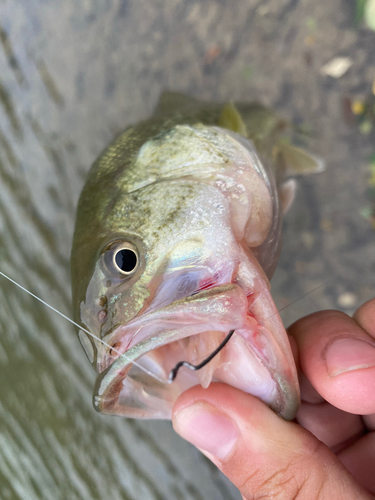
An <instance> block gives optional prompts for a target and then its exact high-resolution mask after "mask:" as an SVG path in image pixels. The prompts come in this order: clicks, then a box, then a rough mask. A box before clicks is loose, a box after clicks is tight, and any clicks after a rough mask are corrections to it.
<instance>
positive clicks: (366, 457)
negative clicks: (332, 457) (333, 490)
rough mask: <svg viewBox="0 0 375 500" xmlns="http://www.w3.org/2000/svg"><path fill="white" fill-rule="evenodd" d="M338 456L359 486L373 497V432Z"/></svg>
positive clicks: (374, 440)
mask: <svg viewBox="0 0 375 500" xmlns="http://www.w3.org/2000/svg"><path fill="white" fill-rule="evenodd" d="M338 456H339V458H340V460H341V461H342V463H343V464H344V465H345V467H346V468H347V469H348V470H349V471H350V472H351V473H352V474H353V476H354V477H355V478H356V480H357V481H358V482H359V484H361V485H362V486H363V487H364V488H365V489H366V490H368V491H369V492H370V493H372V494H373V495H375V481H374V471H375V432H370V433H369V434H366V436H363V437H362V438H361V439H359V440H358V441H356V442H355V443H354V444H352V445H351V446H350V447H348V448H346V449H345V450H344V451H342V452H341V453H340V454H339V455H338Z"/></svg>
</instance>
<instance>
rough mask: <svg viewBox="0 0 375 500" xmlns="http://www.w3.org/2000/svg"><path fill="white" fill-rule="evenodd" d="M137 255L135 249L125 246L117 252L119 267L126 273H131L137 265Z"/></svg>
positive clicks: (116, 260) (116, 259)
mask: <svg viewBox="0 0 375 500" xmlns="http://www.w3.org/2000/svg"><path fill="white" fill-rule="evenodd" d="M137 260H138V259H137V255H136V253H135V252H133V250H129V249H128V248H124V249H122V250H119V251H118V252H117V253H116V257H115V262H116V265H117V267H118V268H119V269H120V270H121V271H122V272H124V273H131V272H132V271H133V270H134V269H135V268H136V266H137Z"/></svg>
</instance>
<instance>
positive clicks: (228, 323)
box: [95, 283, 248, 396]
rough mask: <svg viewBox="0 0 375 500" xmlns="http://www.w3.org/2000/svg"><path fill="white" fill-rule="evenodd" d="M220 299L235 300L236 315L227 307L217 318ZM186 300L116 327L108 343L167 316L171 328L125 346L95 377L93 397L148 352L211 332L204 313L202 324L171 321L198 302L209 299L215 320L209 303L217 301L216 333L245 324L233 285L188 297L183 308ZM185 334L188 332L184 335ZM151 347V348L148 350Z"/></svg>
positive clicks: (240, 295) (243, 304) (242, 300)
mask: <svg viewBox="0 0 375 500" xmlns="http://www.w3.org/2000/svg"><path fill="white" fill-rule="evenodd" d="M226 294H227V296H226ZM221 295H222V296H223V300H228V299H230V298H233V300H235V299H237V302H238V303H237V304H236V307H237V314H236V315H234V314H233V310H232V308H230V307H227V308H226V310H224V311H222V314H221V316H220V315H219V313H220V306H221V302H220V298H221V297H220V296H221ZM189 298H190V297H188V298H184V299H180V300H177V301H174V302H172V303H171V304H169V305H168V306H165V307H162V308H160V309H156V310H155V311H151V312H150V313H148V314H146V315H144V316H142V317H137V318H135V319H134V320H131V321H130V322H128V323H126V324H125V325H120V326H118V327H117V328H116V329H115V330H114V331H113V332H112V333H111V334H109V335H110V336H111V341H108V343H111V342H113V341H115V340H116V336H117V337H118V336H119V334H120V333H122V332H121V330H124V333H125V331H126V330H128V329H129V328H131V327H137V326H139V325H141V326H140V327H141V328H142V327H143V326H147V325H150V324H152V323H153V322H154V323H155V324H156V325H157V323H158V320H163V319H164V321H165V318H166V317H168V315H169V316H170V318H169V322H170V324H171V327H172V328H170V329H169V330H168V329H166V328H163V329H161V330H160V332H157V333H156V334H155V331H154V333H153V332H152V331H151V333H149V334H147V335H146V336H145V337H144V338H143V339H142V338H140V339H139V340H138V341H137V342H134V343H132V342H130V343H129V344H128V348H127V349H126V350H125V351H124V352H123V353H122V354H119V355H118V356H117V357H116V358H115V359H114V360H113V361H112V362H111V364H109V365H108V366H107V367H105V369H104V370H103V371H101V372H100V373H99V374H98V376H97V383H96V391H95V392H96V396H100V394H99V392H101V393H103V392H104V390H105V388H104V387H105V386H108V385H110V384H112V383H114V382H115V381H116V380H117V379H119V378H124V376H126V373H125V370H126V367H127V366H128V365H131V363H132V362H134V361H135V360H136V359H138V358H140V357H141V356H143V355H144V354H146V353H147V352H148V351H151V350H153V349H155V348H158V347H162V346H164V345H167V344H169V343H171V342H174V341H176V340H180V339H182V338H185V337H190V336H191V335H195V334H198V333H203V332H205V331H208V330H212V328H208V327H207V323H208V321H207V317H206V313H205V311H203V312H201V314H202V319H201V321H199V317H198V318H197V317H196V318H192V320H191V321H189V322H186V319H185V320H184V321H183V322H181V321H180V323H179V322H178V321H177V320H176V319H174V316H176V315H178V314H179V313H180V314H181V312H185V314H186V311H185V309H186V308H188V307H189V305H190V304H196V303H197V302H198V301H202V300H204V299H211V307H212V308H213V311H212V312H211V315H212V316H214V315H215V308H214V307H213V306H212V302H213V301H215V299H216V301H217V304H216V305H217V309H218V311H216V313H217V315H218V318H219V319H218V323H217V325H215V329H217V330H218V331H223V332H229V331H230V330H236V329H239V328H241V327H242V326H243V325H244V323H245V322H246V317H247V309H248V300H247V296H246V294H245V292H244V291H243V290H242V288H241V287H240V286H238V285H236V284H233V283H230V284H225V285H218V286H215V287H213V288H210V289H207V290H203V291H201V292H199V294H195V295H194V296H191V300H190V301H188V303H187V304H186V299H189ZM168 313H169V314H168ZM198 316H199V315H198ZM145 318H147V319H145ZM167 321H168V320H167ZM178 325H179V326H178ZM173 326H174V327H173ZM216 326H217V328H216ZM184 330H189V331H188V332H185V333H184ZM192 330H193V332H192ZM194 330H195V331H194ZM161 333H164V334H166V335H164V340H163V341H158V337H159V338H160V336H161ZM168 333H169V335H168ZM105 338H106V336H105V337H104V339H105ZM150 345H152V346H151V347H150ZM129 346H130V348H129ZM116 372H117V373H118V375H116ZM99 386H101V387H99Z"/></svg>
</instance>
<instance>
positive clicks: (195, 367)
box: [0, 271, 329, 384]
mask: <svg viewBox="0 0 375 500" xmlns="http://www.w3.org/2000/svg"><path fill="white" fill-rule="evenodd" d="M0 275H1V276H3V277H4V278H6V279H7V280H8V281H10V282H11V283H13V284H14V285H16V286H17V287H18V288H20V289H21V290H23V291H24V292H26V293H28V294H29V295H31V297H33V298H34V299H36V300H38V301H39V302H41V303H42V304H43V305H45V306H46V307H48V308H49V309H51V310H52V311H54V312H55V313H57V314H58V315H60V316H61V317H62V318H64V319H65V320H66V321H69V323H71V324H72V325H74V326H76V327H77V328H78V329H79V330H82V331H83V332H85V333H86V334H87V335H89V336H90V337H92V338H93V339H94V340H95V341H97V342H100V343H101V344H103V345H105V346H106V347H108V348H109V349H110V350H112V351H114V352H116V353H117V354H118V355H119V357H118V358H117V359H119V358H121V357H123V356H125V354H126V353H121V352H120V351H118V350H117V349H116V348H115V347H113V346H111V345H109V344H107V342H105V341H104V340H102V339H99V338H98V337H96V336H95V335H94V334H93V333H91V332H90V331H89V330H86V329H85V328H83V327H82V326H81V325H79V324H78V323H76V322H75V321H73V320H72V319H70V318H69V317H68V316H66V315H65V314H63V313H62V312H60V311H58V310H57V309H55V308H54V307H53V306H51V305H50V304H48V303H47V302H45V301H44V300H43V299H41V298H40V297H38V296H37V295H35V294H33V293H32V292H30V290H28V289H27V288H25V287H23V286H22V285H20V284H19V283H17V281H14V280H13V279H12V278H10V277H9V276H7V275H6V274H4V273H3V272H1V271H0ZM327 281H329V280H326V281H325V282H324V283H322V284H321V285H319V286H317V287H315V288H313V289H312V290H310V291H308V292H307V293H305V294H304V295H302V297H299V298H298V299H297V300H295V301H294V302H292V303H291V304H288V305H286V306H284V307H282V308H281V309H278V310H277V311H276V312H275V313H274V314H271V316H268V318H266V319H265V320H263V321H267V320H268V319H269V318H272V316H274V315H275V314H277V313H279V312H281V311H283V310H284V309H286V308H288V307H290V306H292V305H293V304H295V303H296V302H298V301H299V300H302V299H303V298H305V297H307V295H310V294H311V293H313V292H315V291H316V290H319V288H322V287H323V286H325V285H326V283H327ZM233 333H234V330H231V331H230V332H229V333H228V335H227V336H226V337H225V339H224V340H223V341H222V342H221V344H220V345H219V346H218V347H217V348H216V349H215V350H214V351H213V352H212V353H211V354H210V355H209V356H208V357H207V358H206V359H204V361H202V362H201V363H199V364H198V365H193V364H192V363H189V362H188V361H179V362H178V363H177V364H176V365H175V367H174V368H172V370H171V371H170V372H169V377H168V380H164V379H162V378H160V377H158V376H157V375H155V374H154V373H152V372H150V371H149V370H147V368H145V367H143V366H142V365H140V364H138V363H137V362H136V361H131V363H132V364H133V365H134V366H136V367H137V368H139V369H140V370H142V371H143V372H144V373H146V374H147V375H149V376H150V377H152V378H154V379H155V380H157V381H158V382H161V383H162V384H171V383H172V382H173V381H174V380H175V378H176V376H177V373H178V370H179V369H180V368H181V367H182V366H185V367H186V368H189V369H190V370H194V371H197V370H200V369H201V368H203V367H204V366H205V365H206V364H207V363H209V362H210V361H211V360H212V359H213V358H214V357H215V356H216V355H217V354H218V353H219V352H220V351H221V350H222V349H223V347H224V346H225V345H226V344H227V342H228V341H229V339H230V338H231V337H232V335H233Z"/></svg>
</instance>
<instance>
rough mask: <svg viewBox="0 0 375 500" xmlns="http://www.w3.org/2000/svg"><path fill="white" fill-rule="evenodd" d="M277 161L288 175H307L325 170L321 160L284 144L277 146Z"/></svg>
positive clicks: (302, 150)
mask: <svg viewBox="0 0 375 500" xmlns="http://www.w3.org/2000/svg"><path fill="white" fill-rule="evenodd" d="M277 161H278V162H280V163H281V166H282V168H283V169H284V171H285V173H286V174H289V175H308V174H313V173H317V172H322V171H323V170H324V169H325V162H324V161H323V160H322V159H321V158H319V157H317V156H314V155H312V154H311V153H308V152H307V151H305V150H304V149H302V148H299V147H297V146H293V145H292V144H289V143H286V142H280V143H279V144H278V145H277Z"/></svg>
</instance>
